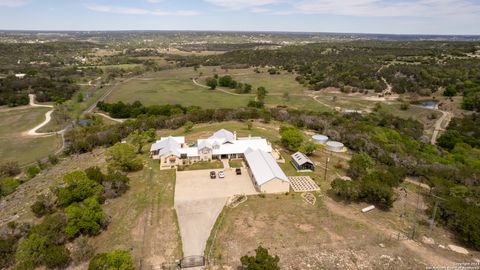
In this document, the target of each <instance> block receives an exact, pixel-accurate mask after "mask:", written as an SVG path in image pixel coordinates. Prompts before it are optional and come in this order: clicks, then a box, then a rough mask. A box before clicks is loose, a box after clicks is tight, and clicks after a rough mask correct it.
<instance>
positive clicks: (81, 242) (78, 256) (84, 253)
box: [71, 236, 95, 264]
mask: <svg viewBox="0 0 480 270" xmlns="http://www.w3.org/2000/svg"><path fill="white" fill-rule="evenodd" d="M94 251H95V250H94V248H93V246H92V245H90V244H89V243H88V238H87V237H85V236H80V237H78V238H77V239H75V241H73V247H72V252H71V257H72V260H73V262H74V263H75V264H79V263H81V262H84V261H87V260H89V259H90V258H91V257H92V256H93V254H94Z"/></svg>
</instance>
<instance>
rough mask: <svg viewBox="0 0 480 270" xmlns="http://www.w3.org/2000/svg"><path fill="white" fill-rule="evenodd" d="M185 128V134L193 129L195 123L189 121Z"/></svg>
mask: <svg viewBox="0 0 480 270" xmlns="http://www.w3.org/2000/svg"><path fill="white" fill-rule="evenodd" d="M184 128H185V133H188V132H190V131H191V130H192V128H193V122H192V121H187V122H186V123H185V125H184Z"/></svg>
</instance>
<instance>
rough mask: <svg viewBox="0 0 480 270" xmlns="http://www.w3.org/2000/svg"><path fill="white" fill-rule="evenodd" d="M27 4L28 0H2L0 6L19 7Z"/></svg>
mask: <svg viewBox="0 0 480 270" xmlns="http://www.w3.org/2000/svg"><path fill="white" fill-rule="evenodd" d="M26 4H27V1H26V0H0V6H4V7H19V6H23V5H26Z"/></svg>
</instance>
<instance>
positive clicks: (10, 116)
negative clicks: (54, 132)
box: [0, 107, 62, 164]
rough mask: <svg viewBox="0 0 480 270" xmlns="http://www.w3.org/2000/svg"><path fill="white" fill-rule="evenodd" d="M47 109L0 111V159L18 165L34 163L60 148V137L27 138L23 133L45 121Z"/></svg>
mask: <svg viewBox="0 0 480 270" xmlns="http://www.w3.org/2000/svg"><path fill="white" fill-rule="evenodd" d="M49 110H50V109H49V108H31V107H21V108H15V109H0V157H1V160H2V161H17V162H18V163H20V164H27V163H30V162H35V161H36V160H38V159H40V158H44V157H47V156H48V155H49V154H53V153H54V152H55V151H56V150H57V149H59V148H60V146H61V144H62V140H61V137H60V136H50V137H28V136H26V135H24V134H22V133H23V132H25V131H27V130H29V129H31V128H33V127H35V126H36V125H38V124H39V123H41V122H42V121H43V120H45V113H46V112H47V111H49Z"/></svg>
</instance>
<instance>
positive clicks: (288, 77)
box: [107, 67, 329, 111]
mask: <svg viewBox="0 0 480 270" xmlns="http://www.w3.org/2000/svg"><path fill="white" fill-rule="evenodd" d="M214 73H215V74H219V76H223V75H226V74H230V75H232V76H234V77H235V78H236V76H242V78H239V81H240V82H243V78H250V76H252V78H251V79H250V80H249V82H250V83H252V85H253V87H254V88H257V87H259V86H265V87H267V90H268V91H269V93H271V95H267V98H266V104H267V106H277V105H286V106H289V107H292V108H297V109H306V108H308V109H310V110H317V111H326V110H329V109H328V108H327V107H325V106H323V105H321V104H319V103H318V102H316V101H315V100H313V99H312V98H311V97H307V96H302V95H303V94H302V91H303V90H302V87H301V86H300V85H299V84H298V83H296V82H295V80H294V75H292V74H284V75H275V76H272V77H271V78H270V77H268V76H271V75H266V74H264V73H261V74H260V75H259V74H257V73H255V72H254V71H253V69H233V70H228V72H227V71H226V70H223V69H221V68H219V67H208V68H206V67H204V68H200V69H198V70H197V71H195V70H194V69H193V68H179V69H171V70H164V71H160V72H156V73H147V74H145V75H144V76H143V78H138V79H136V80H132V81H129V82H127V83H125V84H123V85H121V86H119V87H118V88H117V89H116V90H115V91H114V92H113V93H112V94H111V95H110V96H109V97H108V98H107V101H108V102H117V101H123V102H134V101H136V100H138V101H140V102H142V103H143V104H145V105H153V104H181V105H185V106H191V105H197V106H200V107H203V108H238V107H245V106H246V105H247V103H248V102H249V101H250V100H253V99H254V98H253V97H252V95H241V96H239V95H230V94H228V93H224V92H221V91H218V90H216V91H215V90H214V91H212V90H209V89H205V88H203V87H200V86H197V85H194V84H193V82H192V81H191V79H192V78H196V77H199V76H200V75H201V78H200V79H198V81H199V83H201V84H203V83H204V79H205V78H206V77H208V76H212V75H213V74H214ZM240 79H241V80H240ZM245 82H247V81H245ZM284 92H289V93H290V97H289V98H288V99H284V98H282V95H283V93H284Z"/></svg>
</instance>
